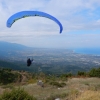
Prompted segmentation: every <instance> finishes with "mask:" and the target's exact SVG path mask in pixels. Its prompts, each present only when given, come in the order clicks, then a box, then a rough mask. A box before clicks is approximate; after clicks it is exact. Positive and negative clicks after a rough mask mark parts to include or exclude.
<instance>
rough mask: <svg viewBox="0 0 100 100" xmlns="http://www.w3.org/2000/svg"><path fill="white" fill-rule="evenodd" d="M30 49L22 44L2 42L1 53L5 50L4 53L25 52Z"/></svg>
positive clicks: (0, 45) (0, 44) (0, 42)
mask: <svg viewBox="0 0 100 100" xmlns="http://www.w3.org/2000/svg"><path fill="white" fill-rule="evenodd" d="M28 48H29V47H26V46H24V45H21V44H17V43H9V42H3V41H0V51H1V50H3V51H8V50H12V51H14V50H24V49H28Z"/></svg>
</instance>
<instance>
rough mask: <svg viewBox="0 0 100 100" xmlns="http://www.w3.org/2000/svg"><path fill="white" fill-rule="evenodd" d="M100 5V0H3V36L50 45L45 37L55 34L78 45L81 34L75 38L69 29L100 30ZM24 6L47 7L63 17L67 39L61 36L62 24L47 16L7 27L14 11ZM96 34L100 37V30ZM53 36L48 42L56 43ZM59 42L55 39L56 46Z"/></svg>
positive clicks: (0, 34)
mask: <svg viewBox="0 0 100 100" xmlns="http://www.w3.org/2000/svg"><path fill="white" fill-rule="evenodd" d="M99 6H100V0H62V1H61V0H26V1H25V0H17V1H14V0H0V40H4V41H10V42H17V43H23V44H29V43H30V42H29V43H28V42H26V40H27V41H33V39H34V40H35V41H33V42H35V44H34V45H33V44H32V43H30V45H32V46H37V45H38V46H40V45H41V47H42V45H43V43H44V45H43V46H47V45H46V44H45V42H44V40H46V41H47V40H48V37H50V36H52V39H54V41H55V40H57V41H59V40H60V41H62V42H61V43H62V46H63V45H68V44H71V45H72V46H74V45H75V44H74V43H76V44H77V45H78V44H79V42H75V41H77V40H78V39H79V36H80V35H79V34H78V35H77V37H76V36H75V38H73V35H74V33H73V34H72V35H71V36H69V39H68V37H67V34H68V35H69V33H71V32H73V31H78V30H79V31H81V32H82V31H83V30H90V31H91V30H100V18H98V17H97V15H96V14H98V16H99V13H95V12H96V11H97V10H98V9H100V8H99ZM24 10H39V11H44V12H47V13H49V14H51V15H53V16H54V17H56V18H57V19H59V20H60V22H61V23H62V25H63V28H64V30H63V33H62V34H61V35H60V37H61V38H62V37H64V41H63V39H60V38H58V37H59V26H58V25H57V24H56V23H54V22H53V21H51V20H49V19H46V18H36V17H34V18H26V19H22V20H18V21H16V22H15V23H14V24H13V26H12V27H11V28H7V27H6V21H7V19H8V18H9V17H10V16H11V15H13V14H14V13H16V12H19V11H24ZM98 11H99V10H98ZM81 32H80V33H81ZM65 34H66V35H65ZM82 34H83V33H82ZM89 34H90V33H89ZM92 34H93V33H92ZM94 34H95V37H96V36H97V37H98V34H96V33H94ZM85 35H86V34H85ZM85 35H83V38H86V39H83V42H82V43H83V44H85V43H86V41H87V40H88V38H87V37H86V36H85ZM55 36H57V37H55ZM12 37H13V39H12ZM32 37H33V39H32ZM65 37H66V39H65ZM91 37H92V40H93V38H94V36H93V35H91ZM26 38H27V39H26ZM35 38H36V39H35ZM40 38H41V39H40ZM38 39H40V40H38ZM52 39H51V40H50V39H49V40H48V45H51V46H52V44H51V43H52ZM70 39H71V40H72V39H73V42H72V41H70ZM89 39H90V38H89ZM37 40H38V41H37ZM92 40H91V41H92ZM39 41H40V42H39ZM54 41H53V42H54ZM91 41H90V42H89V41H88V44H89V45H91ZM37 42H38V43H37ZM98 42H99V41H98ZM56 43H57V42H55V43H54V45H53V46H56V45H57V44H56ZM93 43H94V44H98V43H96V42H95V41H92V44H93ZM58 46H59V45H58ZM68 46H70V45H68ZM59 47H60V46H59ZM63 47H64V46H63Z"/></svg>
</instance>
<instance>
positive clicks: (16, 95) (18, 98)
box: [0, 88, 37, 100]
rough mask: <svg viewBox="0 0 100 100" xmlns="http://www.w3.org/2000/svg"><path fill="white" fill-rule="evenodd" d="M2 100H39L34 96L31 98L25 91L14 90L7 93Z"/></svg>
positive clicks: (0, 99)
mask: <svg viewBox="0 0 100 100" xmlns="http://www.w3.org/2000/svg"><path fill="white" fill-rule="evenodd" d="M0 100H37V99H36V98H34V97H33V96H30V95H29V94H28V93H27V92H25V91H24V90H23V89H20V88H18V89H13V90H12V91H11V92H7V91H5V92H4V93H3V94H2V95H1V97H0Z"/></svg>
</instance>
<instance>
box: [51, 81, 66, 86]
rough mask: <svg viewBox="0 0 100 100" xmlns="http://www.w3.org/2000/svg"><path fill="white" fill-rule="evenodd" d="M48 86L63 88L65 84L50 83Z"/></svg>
mask: <svg viewBox="0 0 100 100" xmlns="http://www.w3.org/2000/svg"><path fill="white" fill-rule="evenodd" d="M50 85H53V86H56V87H64V86H65V85H66V83H59V82H55V81H53V82H50Z"/></svg>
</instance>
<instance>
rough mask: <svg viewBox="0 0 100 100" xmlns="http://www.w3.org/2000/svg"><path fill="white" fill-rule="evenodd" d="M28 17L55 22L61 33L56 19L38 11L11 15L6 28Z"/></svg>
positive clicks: (60, 25)
mask: <svg viewBox="0 0 100 100" xmlns="http://www.w3.org/2000/svg"><path fill="white" fill-rule="evenodd" d="M30 16H40V17H46V18H49V19H51V20H53V21H54V22H56V23H57V24H58V25H59V27H60V33H62V30H63V26H62V24H61V23H60V21H59V20H58V19H56V18H55V17H53V16H51V15H50V14H47V13H45V12H40V11H21V12H18V13H16V14H14V15H12V16H11V17H10V18H9V19H8V20H7V27H11V26H12V24H13V23H14V22H16V21H17V20H19V19H21V18H26V17H30Z"/></svg>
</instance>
